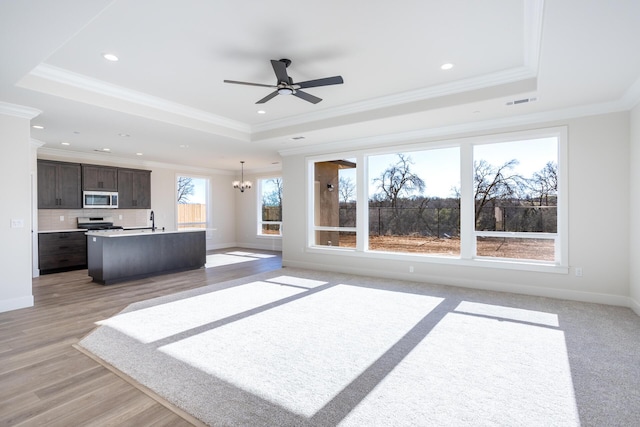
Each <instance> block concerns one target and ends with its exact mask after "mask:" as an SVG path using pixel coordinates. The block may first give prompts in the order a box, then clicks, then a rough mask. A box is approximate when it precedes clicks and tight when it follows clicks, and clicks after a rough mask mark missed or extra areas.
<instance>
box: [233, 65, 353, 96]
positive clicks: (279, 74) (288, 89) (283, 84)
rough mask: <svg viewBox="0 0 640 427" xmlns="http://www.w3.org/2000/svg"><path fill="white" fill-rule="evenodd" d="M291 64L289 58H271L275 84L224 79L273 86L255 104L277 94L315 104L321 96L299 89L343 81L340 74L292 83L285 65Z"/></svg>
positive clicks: (244, 83)
mask: <svg viewBox="0 0 640 427" xmlns="http://www.w3.org/2000/svg"><path fill="white" fill-rule="evenodd" d="M289 65H291V60H290V59H280V60H277V61H276V60H275V59H272V60H271V66H272V67H273V71H274V72H275V73H276V78H277V79H278V81H277V83H276V84H275V85H265V84H261V83H248V82H239V81H236V80H225V81H224V82H225V83H234V84H239V85H249V86H260V87H271V88H275V91H273V92H271V93H270V94H269V95H267V96H265V97H264V98H262V99H261V100H259V101H258V102H256V104H264V103H265V102H267V101H269V100H270V99H272V98H274V97H276V96H277V95H293V96H297V97H298V98H300V99H304V100H305V101H308V102H311V103H313V104H317V103H318V102H320V101H322V98H318V97H317V96H313V95H311V94H309V93H307V92H303V91H301V90H300V89H306V88H309V87H318V86H329V85H339V84H342V83H343V82H344V81H343V80H342V76H334V77H325V78H324V79H317V80H307V81H306V82H299V83H294V82H293V79H292V78H291V77H289V75H288V74H287V67H288V66H289Z"/></svg>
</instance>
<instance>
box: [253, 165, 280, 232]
mask: <svg viewBox="0 0 640 427" xmlns="http://www.w3.org/2000/svg"><path fill="white" fill-rule="evenodd" d="M271 179H280V180H281V181H282V175H273V176H266V177H261V178H258V179H257V181H258V182H257V186H256V187H257V190H258V191H256V197H257V200H256V206H257V212H256V237H258V238H274V239H281V238H282V233H283V221H263V220H262V208H263V206H262V199H263V197H262V186H263V182H264V181H268V180H271ZM283 185H284V182H283ZM282 197H283V199H284V192H283V195H282ZM281 202H282V205H284V200H282V201H281ZM264 224H277V225H278V226H279V227H278V231H279V233H278V234H264V233H262V226H263V225H264Z"/></svg>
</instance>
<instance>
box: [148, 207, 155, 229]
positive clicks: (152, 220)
mask: <svg viewBox="0 0 640 427" xmlns="http://www.w3.org/2000/svg"><path fill="white" fill-rule="evenodd" d="M149 219H150V220H151V231H156V217H155V215H154V214H153V211H151V218H149Z"/></svg>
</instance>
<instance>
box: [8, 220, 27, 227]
mask: <svg viewBox="0 0 640 427" xmlns="http://www.w3.org/2000/svg"><path fill="white" fill-rule="evenodd" d="M11 228H24V219H12V220H11Z"/></svg>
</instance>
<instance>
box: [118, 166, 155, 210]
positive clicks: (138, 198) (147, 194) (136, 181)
mask: <svg viewBox="0 0 640 427" xmlns="http://www.w3.org/2000/svg"><path fill="white" fill-rule="evenodd" d="M118 199H119V200H118V208H120V209H151V171H146V170H138V169H118Z"/></svg>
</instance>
